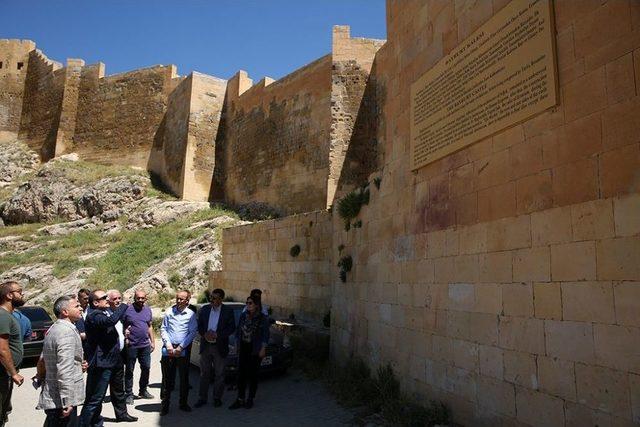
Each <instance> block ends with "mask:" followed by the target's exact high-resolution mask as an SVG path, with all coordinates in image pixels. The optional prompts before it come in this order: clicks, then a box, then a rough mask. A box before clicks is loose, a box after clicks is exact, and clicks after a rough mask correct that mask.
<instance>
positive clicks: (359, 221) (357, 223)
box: [353, 219, 362, 228]
mask: <svg viewBox="0 0 640 427" xmlns="http://www.w3.org/2000/svg"><path fill="white" fill-rule="evenodd" d="M353 228H362V220H360V219H359V220H357V221H356V222H354V223H353Z"/></svg>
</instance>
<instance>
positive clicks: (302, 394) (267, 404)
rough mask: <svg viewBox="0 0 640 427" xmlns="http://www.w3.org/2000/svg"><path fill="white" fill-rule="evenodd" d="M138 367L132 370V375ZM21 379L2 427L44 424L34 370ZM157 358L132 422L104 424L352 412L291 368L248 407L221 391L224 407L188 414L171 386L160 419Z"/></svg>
mask: <svg viewBox="0 0 640 427" xmlns="http://www.w3.org/2000/svg"><path fill="white" fill-rule="evenodd" d="M138 372H139V370H138V369H136V373H138ZM21 373H22V375H24V377H25V379H26V380H27V381H25V383H24V384H23V385H22V387H18V388H15V389H14V393H13V399H12V402H13V412H12V414H11V415H10V416H9V423H8V424H7V426H8V427H31V426H33V427H36V426H41V425H42V423H43V422H44V412H43V411H38V410H36V409H35V406H36V403H37V400H38V393H39V391H36V390H35V389H34V388H33V387H32V386H31V381H29V379H30V378H31V377H32V376H33V375H34V373H35V368H25V369H22V370H21ZM160 377H161V375H160V362H159V352H154V353H153V363H152V369H151V388H150V392H151V393H152V394H153V395H154V396H156V398H155V399H153V400H136V401H135V403H134V405H133V407H132V406H129V413H131V414H132V415H135V416H137V417H139V421H138V422H137V423H131V424H124V423H118V424H116V423H115V422H106V423H105V425H107V426H109V425H112V426H115V425H119V426H124V425H131V426H137V427H141V426H145V427H146V426H169V425H172V426H178V425H183V426H189V427H198V426H215V425H249V424H252V425H254V426H255V425H268V426H290V425H299V426H343V425H348V424H350V421H351V420H352V417H353V415H352V414H351V412H349V411H348V410H346V409H344V408H342V407H340V406H339V405H338V404H337V403H336V401H335V400H334V399H333V397H332V396H331V395H330V394H329V393H328V392H327V391H326V390H325V389H324V387H323V386H322V385H321V384H319V383H317V382H310V381H308V380H306V379H305V378H304V377H303V376H302V375H301V374H300V373H297V372H292V373H288V374H286V375H284V376H280V377H273V378H266V379H264V380H262V381H261V382H260V383H259V385H258V395H257V397H256V401H255V406H254V407H253V409H250V410H247V409H237V410H235V411H230V410H228V409H227V406H229V405H230V404H231V403H232V402H233V400H234V399H235V391H230V390H225V396H224V397H223V401H224V406H223V407H221V408H213V405H207V406H205V407H202V408H200V409H194V410H193V412H191V413H188V414H187V413H184V412H182V411H180V410H178V408H177V406H178V405H177V390H176V392H174V394H176V396H175V399H174V402H172V407H171V412H170V413H169V415H167V416H165V417H160V416H159V411H160V399H159V396H160ZM198 380H199V379H198V371H197V369H195V368H194V369H192V370H191V378H190V382H191V384H192V385H193V386H194V389H192V390H191V393H190V395H189V396H190V403H191V404H192V405H193V403H195V401H196V399H197V396H196V391H195V390H196V389H197V386H198ZM137 383H138V379H137V376H136V379H135V382H134V392H137V389H138V387H137ZM102 413H103V415H104V416H105V417H109V418H112V419H113V417H114V413H113V407H112V406H111V404H109V403H105V404H104V409H103V411H102Z"/></svg>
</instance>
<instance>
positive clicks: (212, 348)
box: [195, 289, 236, 408]
mask: <svg viewBox="0 0 640 427" xmlns="http://www.w3.org/2000/svg"><path fill="white" fill-rule="evenodd" d="M223 299H224V291H223V290H222V289H214V290H213V291H212V292H211V293H210V294H209V301H210V302H211V304H208V305H205V306H204V307H202V308H201V309H200V312H199V313H198V333H199V334H200V395H199V399H198V401H197V402H196V404H195V407H196V408H199V407H201V406H203V405H205V404H206V403H207V395H208V394H209V383H210V380H211V373H212V371H213V372H214V375H215V377H214V378H215V379H214V383H213V406H214V407H219V406H221V405H222V393H223V391H224V368H225V365H226V360H227V355H228V354H229V336H230V335H232V334H233V333H234V331H235V330H236V321H235V318H234V316H233V310H232V309H231V308H229V307H227V306H225V305H224V304H222V300H223Z"/></svg>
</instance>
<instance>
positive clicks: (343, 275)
mask: <svg viewBox="0 0 640 427" xmlns="http://www.w3.org/2000/svg"><path fill="white" fill-rule="evenodd" d="M338 267H339V268H340V280H342V282H343V283H344V282H346V281H347V273H348V272H350V271H351V267H353V258H351V255H347V256H343V257H342V258H340V261H338Z"/></svg>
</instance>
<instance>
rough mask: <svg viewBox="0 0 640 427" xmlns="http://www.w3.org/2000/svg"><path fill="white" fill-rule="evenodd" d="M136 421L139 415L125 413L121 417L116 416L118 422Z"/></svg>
mask: <svg viewBox="0 0 640 427" xmlns="http://www.w3.org/2000/svg"><path fill="white" fill-rule="evenodd" d="M136 421H138V417H134V416H133V415H129V414H124V415H123V416H121V417H120V418H116V422H117V423H135V422H136Z"/></svg>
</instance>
